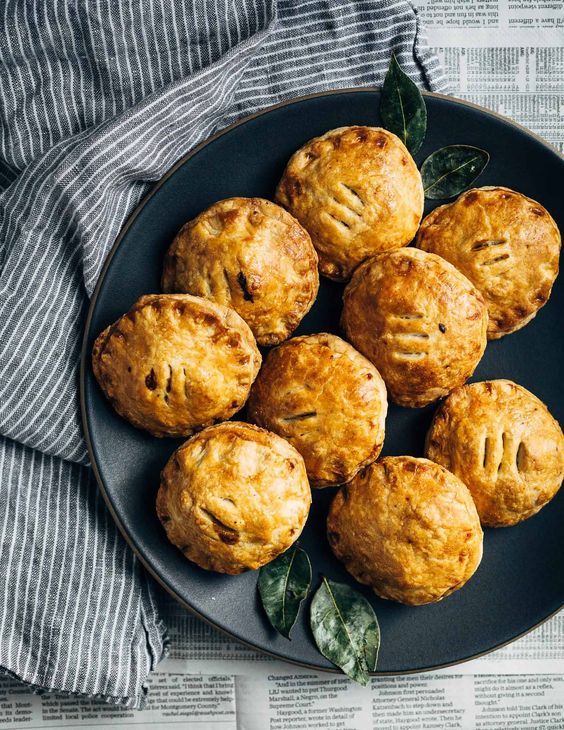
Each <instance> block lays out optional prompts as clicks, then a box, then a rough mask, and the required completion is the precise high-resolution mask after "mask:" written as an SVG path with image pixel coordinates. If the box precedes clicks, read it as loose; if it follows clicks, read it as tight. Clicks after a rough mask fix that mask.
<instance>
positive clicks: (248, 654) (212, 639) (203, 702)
mask: <svg viewBox="0 0 564 730" xmlns="http://www.w3.org/2000/svg"><path fill="white" fill-rule="evenodd" d="M415 4H416V5H417V6H418V8H419V11H420V14H421V16H422V17H423V20H424V22H425V25H426V27H427V30H428V37H429V41H430V44H431V46H432V47H434V48H435V49H436V50H437V53H438V54H439V56H440V58H441V60H442V62H443V66H444V68H445V71H446V73H447V76H448V78H449V80H450V84H451V89H452V91H453V93H454V94H455V95H456V96H459V97H461V98H463V99H468V100H470V101H473V102H476V103H478V104H481V105H482V106H485V107H488V108H490V109H493V110H495V111H497V112H500V113H501V114H504V115H506V116H509V117H512V118H513V119H515V120H516V121H517V122H519V123H520V124H523V125H524V126H526V127H529V128H530V129H532V130H533V131H535V132H536V133H537V134H539V135H541V136H542V137H544V139H546V140H548V141H549V142H550V143H551V144H552V145H554V146H555V147H557V148H560V149H561V150H564V0H520V1H517V0H416V2H415ZM164 605H165V612H166V618H167V623H168V625H169V627H170V633H171V637H172V651H171V657H170V658H169V659H167V660H166V661H164V662H162V663H161V665H160V666H159V668H158V671H157V672H156V673H155V674H154V675H153V676H152V677H151V678H150V680H149V693H148V703H147V707H146V709H144V710H142V711H135V710H127V709H120V708H116V707H115V706H112V705H108V704H105V703H102V702H98V701H94V700H85V699H77V698H74V697H64V696H60V695H53V694H44V695H42V696H37V695H33V694H31V693H30V692H29V691H28V690H27V689H26V687H25V686H24V685H21V684H19V683H18V682H16V681H14V680H10V679H7V678H0V730H4V729H5V728H14V727H25V728H86V727H92V726H100V725H107V726H109V727H126V726H130V725H131V726H132V727H133V726H135V729H136V730H144V728H161V729H162V730H173V729H174V730H177V729H178V728H185V729H186V730H202V729H205V730H306V729H307V730H309V729H310V728H311V729H313V728H323V729H324V730H325V729H332V728H334V729H335V730H337V729H338V730H372V729H374V730H376V729H377V728H378V729H382V730H446V729H447V728H459V729H463V730H477V729H480V730H502V728H507V729H510V730H520V729H521V728H534V730H545V729H553V728H560V729H561V730H564V614H562V613H561V614H560V615H558V616H556V617H554V618H552V619H551V620H550V621H548V622H547V623H545V624H544V625H543V626H541V627H540V628H538V629H536V630H535V631H533V632H531V633H530V634H528V635H527V636H525V637H523V638H522V639H520V640H519V641H517V642H515V643H513V644H511V645H510V646H507V647H505V648H503V649H500V650H499V651H497V652H495V653H493V654H490V655H488V656H485V657H482V658H480V659H477V660H474V661H472V662H468V663H466V664H461V665H459V666H457V667H456V668H455V669H452V668H450V669H445V670H442V671H440V672H437V673H433V674H419V675H410V676H402V677H386V678H382V679H374V680H372V683H371V685H370V686H369V687H367V688H363V687H359V686H358V685H355V684H354V683H353V682H351V681H349V680H348V679H347V678H346V677H343V676H339V675H327V674H313V673H311V672H309V671H306V670H300V669H298V668H296V667H294V666H291V665H289V664H284V663H282V662H278V661H275V660H273V659H270V658H268V657H264V656H262V655H259V654H257V653H255V652H253V651H252V650H250V649H248V648H246V647H244V646H242V645H240V644H238V643H237V642H235V641H232V640H230V639H229V638H227V637H226V636H224V635H223V634H220V633H219V632H217V631H215V630H214V629H212V628H210V627H209V626H207V625H205V624H203V623H201V622H200V621H198V620H197V619H196V618H194V617H193V616H191V615H189V614H188V613H187V612H186V611H184V610H183V609H182V608H181V607H180V606H177V605H176V604H174V603H172V602H171V601H169V600H166V599H164Z"/></svg>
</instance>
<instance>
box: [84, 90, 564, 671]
mask: <svg viewBox="0 0 564 730" xmlns="http://www.w3.org/2000/svg"><path fill="white" fill-rule="evenodd" d="M381 90H382V89H381V87H379V86H362V87H354V86H352V87H344V88H337V89H330V90H328V91H319V92H315V93H312V94H304V95H302V96H295V97H292V98H290V99H286V100H284V101H281V102H278V103H276V104H271V105H270V106H267V107H265V108H264V109H260V110H259V111H256V112H253V113H252V114H248V115H246V116H244V117H242V118H241V119H238V120H237V121H235V122H233V123H232V124H229V125H228V126H226V127H224V128H222V129H220V130H219V131H217V132H214V134H212V135H211V136H210V137H207V138H206V139H204V140H203V141H202V142H199V143H198V144H197V145H196V146H195V147H193V148H192V149H191V150H189V151H188V152H187V153H186V154H185V155H183V156H182V157H180V158H179V159H178V160H177V161H176V162H175V163H174V165H172V167H171V168H170V169H169V170H167V172H165V174H164V175H163V176H162V177H161V178H160V179H159V180H158V181H157V182H156V183H155V184H154V185H153V187H152V188H151V189H150V190H149V192H147V193H146V195H144V196H143V198H142V200H141V201H140V202H139V203H138V205H137V206H136V207H135V208H134V209H133V210H132V211H131V213H130V214H129V216H128V217H127V219H126V221H125V223H124V224H123V226H122V228H121V230H120V232H119V234H118V236H117V238H116V240H115V241H114V243H113V244H112V247H111V248H110V250H109V251H108V254H107V256H106V259H105V261H104V264H103V266H102V269H101V271H100V274H99V276H98V280H97V282H96V286H95V287H94V290H93V292H92V296H91V298H90V303H89V306H88V313H87V315H86V321H85V324H84V333H83V337H82V346H81V353H80V372H79V392H80V414H81V422H82V430H83V436H84V440H85V442H86V448H87V452H88V458H89V461H90V466H91V468H92V471H93V473H94V477H95V479H96V484H97V487H98V489H99V491H100V492H101V494H102V497H103V499H104V502H105V504H106V507H107V508H108V510H109V512H110V515H111V516H112V519H113V520H114V522H115V524H116V526H117V528H118V530H119V531H120V533H121V535H122V537H123V538H124V539H125V541H126V543H127V545H128V546H129V548H130V549H131V550H132V551H133V553H134V554H135V556H136V557H137V559H138V560H139V562H140V563H141V565H142V566H143V568H144V569H145V570H146V571H147V572H148V573H149V575H150V576H151V577H152V578H153V579H154V580H156V582H157V583H158V584H159V585H160V586H161V587H162V588H163V589H164V590H165V591H166V592H167V593H168V594H169V595H170V596H171V597H172V598H174V599H175V601H177V602H178V603H179V604H180V605H181V606H183V607H184V608H185V609H187V610H188V611H190V613H192V614H193V615H194V616H196V617H197V618H199V619H200V620H201V621H204V622H205V623H206V624H208V625H209V626H211V627H213V628H214V629H215V630H216V631H220V632H221V633H222V634H224V635H225V636H228V637H230V638H231V639H234V640H235V641H238V642H239V643H241V644H243V645H244V646H246V647H248V648H249V649H253V650H254V651H256V652H259V653H260V654H265V655H266V656H270V657H272V658H273V659H277V660H278V661H283V662H287V663H288V664H290V665H294V666H298V667H302V668H304V669H311V670H312V671H315V672H323V673H326V674H342V671H341V670H340V669H338V668H337V667H329V666H325V667H322V666H318V665H316V664H311V663H309V662H305V661H298V660H296V659H289V658H286V657H282V656H280V655H279V654H277V653H275V652H272V651H269V650H268V649H264V648H262V647H260V646H256V645H255V644H253V643H251V642H249V641H246V640H245V639H242V638H241V637H239V636H237V635H235V634H233V633H231V632H230V631H229V630H228V629H226V628H223V627H222V626H220V625H218V624H216V623H215V622H214V621H213V620H212V619H210V618H209V617H207V616H204V615H203V614H202V613H200V612H199V611H198V610H197V609H196V608H194V607H193V606H191V605H190V604H189V603H187V602H186V601H185V600H184V599H183V598H182V597H181V596H180V595H179V594H178V593H177V592H176V591H175V590H174V588H173V587H172V586H171V585H169V584H168V583H167V582H166V580H165V579H164V578H163V577H162V576H160V575H159V574H158V573H157V571H156V570H155V569H154V568H153V567H152V566H151V564H150V563H149V561H148V559H146V558H145V556H144V555H142V553H141V552H140V550H139V548H138V547H137V546H136V545H135V542H134V540H133V537H132V536H130V535H129V533H128V531H127V529H126V527H125V525H124V524H123V523H122V521H121V520H120V518H119V515H118V514H117V512H116V511H115V509H114V506H113V503H112V500H111V497H110V495H109V494H108V492H107V491H106V488H105V485H104V481H103V479H102V476H101V474H100V472H99V470H98V464H97V462H96V459H95V457H94V448H93V445H92V439H91V434H90V429H89V423H88V416H87V408H86V371H87V367H88V365H89V362H90V351H89V347H88V344H89V336H88V334H89V330H90V325H91V321H92V317H93V315H94V310H95V308H96V304H97V301H98V297H99V294H100V289H101V288H102V284H103V282H104V279H105V277H106V273H107V271H108V269H109V267H110V264H111V262H112V259H113V257H114V254H115V253H116V252H117V250H118V248H119V246H120V244H121V242H122V240H123V238H125V236H126V234H127V232H128V231H129V229H130V228H131V226H132V225H133V223H134V221H135V220H136V218H137V216H138V215H139V214H140V213H141V211H142V210H143V208H144V207H145V205H146V204H147V203H148V202H149V200H150V199H151V198H152V197H153V195H155V194H156V192H157V191H158V190H159V189H160V188H161V187H162V186H163V185H164V184H165V183H166V181H167V180H168V179H169V178H170V177H172V175H174V173H175V172H176V171H177V170H178V169H179V168H181V167H183V166H184V165H185V164H186V162H188V160H190V159H191V158H192V157H193V156H195V155H196V154H198V152H200V150H202V149H203V148H204V147H206V146H207V145H209V144H210V143H212V142H214V141H215V140H216V139H219V138H220V137H222V136H223V135H225V134H228V133H229V132H231V131H232V130H234V129H236V128H237V127H239V126H241V125H243V124H246V123H247V122H249V121H251V120H253V119H256V118H257V117H260V116H263V115H264V114H268V113H269V112H272V111H274V110H276V109H280V108H283V107H286V106H291V105H293V104H297V103H300V102H303V101H308V100H310V99H315V98H318V97H325V96H335V95H339V94H350V93H359V92H360V93H374V92H377V93H380V92H381ZM421 93H422V94H423V96H427V97H434V98H438V99H443V100H445V101H448V102H450V103H453V104H458V105H461V106H465V107H469V108H470V109H473V110H475V111H479V112H480V113H482V114H486V115H488V116H491V117H493V118H494V119H498V120H501V121H503V122H504V123H506V124H509V125H510V126H512V127H515V128H516V129H517V130H519V131H520V132H522V133H523V134H525V135H526V136H528V137H531V138H533V139H534V140H535V141H536V142H538V143H540V144H541V145H542V146H543V147H545V148H546V149H547V150H548V151H549V152H551V153H553V154H555V155H556V156H557V157H558V158H560V161H561V162H563V163H564V153H562V152H560V150H558V149H557V148H556V147H554V146H553V145H552V144H551V143H550V142H547V141H546V140H545V139H543V138H542V137H540V136H539V135H538V134H536V133H535V132H533V131H531V130H530V129H527V127H525V126H523V125H522V124H519V123H518V122H515V121H514V120H513V119H510V118H509V117H506V116H504V115H503V114H499V113H498V112H495V111H493V110H491V109H486V108H485V107H483V106H481V105H480V104H475V103H474V102H471V101H467V100H466V99H458V98H457V97H455V96H449V95H448V94H440V93H438V92H433V91H422V92H421ZM563 607H564V603H563V604H562V605H561V606H559V607H558V608H557V609H555V610H554V611H552V612H551V613H549V614H548V615H547V616H545V617H544V618H543V619H541V620H540V621H538V622H537V623H536V624H534V625H532V626H530V627H529V628H528V629H526V630H525V631H522V632H521V633H519V634H517V635H516V636H514V637H512V638H511V639H508V640H507V641H503V642H501V643H499V644H495V645H494V646H492V647H490V648H489V649H486V650H485V651H481V652H477V653H475V654H471V655H469V656H466V657H462V658H461V659H457V660H456V661H453V662H446V663H444V664H433V665H430V666H426V667H419V668H417V669H404V670H400V671H385V672H384V671H378V669H376V671H374V672H370V675H371V676H373V677H389V676H402V675H409V674H421V673H423V672H429V671H438V670H439V669H445V668H448V667H456V666H458V665H460V664H464V663H466V662H469V661H472V660H474V659H479V658H481V657H483V656H486V655H487V654H491V653H492V652H494V651H497V650H498V649H502V648H503V647H505V646H508V645H509V644H512V643H513V642H514V641H517V640H518V639H521V638H522V637H524V636H526V635H527V634H529V633H530V632H531V631H534V630H535V629H537V628H539V627H540V626H542V625H543V624H544V623H546V622H547V621H548V620H549V619H551V618H552V617H553V616H556V615H557V614H558V613H559V612H560V611H561V610H562V608H563Z"/></svg>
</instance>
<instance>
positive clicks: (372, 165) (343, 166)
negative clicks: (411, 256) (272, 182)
mask: <svg viewBox="0 0 564 730" xmlns="http://www.w3.org/2000/svg"><path fill="white" fill-rule="evenodd" d="M276 200H277V201H278V202H279V203H281V204H282V205H284V206H285V207H286V208H287V209H288V210H289V211H290V212H291V213H292V214H293V215H295V216H296V218H297V219H298V220H299V221H300V223H301V224H302V225H303V226H304V228H305V229H306V230H307V231H308V233H309V234H310V236H311V238H312V241H313V245H314V246H315V248H316V249H317V253H318V254H319V269H320V271H321V273H322V274H324V275H325V276H328V277H329V278H330V279H336V280H337V281H346V280H347V279H348V278H349V277H350V275H351V273H352V271H353V269H354V268H355V266H357V265H358V264H359V263H360V262H361V261H364V259H366V258H367V257H368V256H372V255H374V254H376V253H380V252H382V251H388V250H391V249H394V248H398V247H400V246H405V245H406V244H408V243H409V242H410V241H411V240H412V238H413V237H414V236H415V233H416V231H417V227H418V225H419V221H420V220H421V216H422V214H423V186H422V184H421V175H420V174H419V170H418V169H417V166H416V164H415V162H414V161H413V158H412V157H411V155H410V154H409V152H408V151H407V149H406V148H405V146H404V145H403V144H402V142H401V140H400V139H399V137H396V135H395V134H392V133H391V132H388V131H387V130H385V129H380V128H377V127H341V128H339V129H332V130H331V131H329V132H327V133H326V134H324V135H323V136H321V137H316V138H315V139H312V140H310V141H309V142H307V143H306V144H305V145H304V146H303V147H301V148H300V149H299V150H298V151H297V152H296V153H295V154H294V155H293V156H292V157H291V159H290V161H289V162H288V165H287V167H286V170H285V172H284V175H283V177H282V179H281V180H280V183H279V185H278V189H277V191H276Z"/></svg>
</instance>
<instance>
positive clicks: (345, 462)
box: [247, 334, 388, 487]
mask: <svg viewBox="0 0 564 730" xmlns="http://www.w3.org/2000/svg"><path fill="white" fill-rule="evenodd" d="M387 407H388V406H387V400H386V386H385V385H384V381H383V380H382V378H381V377H380V373H379V372H378V371H377V370H376V368H375V367H374V366H373V365H372V363H370V362H369V361H368V360H367V359H366V358H365V357H363V356H362V355H361V354H360V353H359V352H357V351H356V350H355V349H354V348H353V347H351V346H350V345H349V344H348V343H347V342H345V341H344V340H341V339H340V338H339V337H335V336H334V335H328V334H319V335H310V336H308V337H295V338H294V339H292V340H289V341H288V342H285V343H284V344H283V345H280V347H277V348H276V349H275V350H272V351H271V352H270V353H269V355H268V357H267V359H266V361H265V363H264V365H263V367H262V368H261V371H260V373H259V375H258V377H257V380H256V381H255V383H254V386H253V388H252V389H251V395H250V398H249V402H248V407H247V413H248V414H249V417H250V419H251V420H253V421H255V422H256V423H258V424H259V426H263V427H264V428H268V429H269V430H271V431H274V432H275V433H277V434H279V435H280V436H283V437H284V438H285V439H287V440H288V441H289V442H290V443H291V444H292V445H293V446H295V447H296V449H297V450H298V451H299V452H300V454H301V455H302V456H303V457H304V461H305V464H306V468H307V473H308V477H309V479H310V481H311V484H312V486H314V487H326V486H331V485H334V484H342V483H343V482H347V481H348V480H349V479H351V478H352V477H353V476H354V475H355V474H356V473H357V471H358V470H359V469H360V468H361V467H363V466H366V465H367V464H369V463H370V462H372V461H374V459H376V457H377V456H378V454H379V453H380V451H381V449H382V444H383V441H384V422H385V418H386V411H387Z"/></svg>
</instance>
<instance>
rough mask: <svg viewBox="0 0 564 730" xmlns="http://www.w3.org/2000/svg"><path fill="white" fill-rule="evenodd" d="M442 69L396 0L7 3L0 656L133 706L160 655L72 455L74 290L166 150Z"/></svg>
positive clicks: (149, 599) (82, 287) (34, 673)
mask: <svg viewBox="0 0 564 730" xmlns="http://www.w3.org/2000/svg"><path fill="white" fill-rule="evenodd" d="M392 50H395V52H396V54H397V56H398V59H399V61H400V63H401V64H402V66H403V67H404V68H405V69H406V70H407V71H408V73H410V74H411V76H412V77H413V78H414V79H415V80H416V81H417V82H418V83H419V84H420V85H422V86H425V87H427V88H431V89H433V90H438V91H441V90H444V89H445V86H446V84H445V81H444V78H443V77H442V75H441V71H440V67H439V63H438V61H437V59H436V58H435V57H434V56H433V55H432V53H431V52H430V51H429V49H428V48H427V47H426V45H425V41H424V39H423V38H422V36H421V30H420V28H419V25H418V20H417V16H416V13H415V11H414V9H413V7H412V6H411V4H410V3H408V2H406V1H405V0H356V2H352V1H346V0H279V2H275V1H274V0H206V1H205V2H204V1H203V0H175V2H163V0H127V1H126V0H80V2H71V0H5V2H4V3H3V4H2V22H1V23H0V124H1V126H0V191H1V192H0V434H1V435H0V550H1V554H0V668H1V670H2V671H4V672H6V673H8V674H10V675H12V676H15V677H18V678H20V679H22V680H24V681H26V682H29V683H30V684H31V685H33V686H34V687H35V688H39V689H49V690H58V691H62V692H74V693H80V694H84V695H88V696H97V697H103V698H105V699H107V700H108V701H111V702H115V703H118V704H122V705H126V706H132V707H134V706H140V705H142V703H143V698H144V693H145V690H144V681H145V679H146V677H147V674H148V672H149V671H150V670H151V669H152V668H153V667H154V666H155V664H156V663H157V662H158V661H159V659H160V658H161V656H162V655H163V651H164V645H165V643H166V641H165V629H164V626H163V625H162V623H161V621H160V620H159V615H158V610H157V607H156V603H155V599H154V593H153V587H152V585H151V582H150V580H149V579H148V578H147V576H146V575H145V573H144V571H143V569H142V568H141V567H140V565H139V563H138V561H137V560H136V558H135V557H134V555H133V554H132V553H131V552H130V550H129V549H128V547H127V546H126V545H125V543H124V542H123V540H122V539H121V537H120V535H119V534H118V532H117V530H116V528H115V526H114V524H113V522H112V520H111V518H110V516H109V514H108V512H107V511H106V508H105V506H104V504H103V502H102V501H101V498H100V496H99V494H98V491H97V488H96V485H95V483H94V481H93V478H92V475H91V472H90V469H89V468H88V466H87V464H88V461H87V454H86V448H85V444H84V441H83V438H82V433H81V424H80V415H79V396H78V368H79V358H80V345H81V337H82V332H83V326H84V320H85V315H86V311H87V307H88V299H89V296H90V295H91V293H92V291H93V289H94V286H95V284H96V279H97V277H98V275H99V273H100V269H101V267H102V264H103V261H104V258H105V256H106V254H107V253H108V251H109V249H110V247H111V245H112V243H113V241H114V240H115V238H116V236H117V235H118V233H119V230H120V228H121V227H122V225H123V223H124V221H125V219H126V218H127V216H128V214H129V213H130V212H131V210H132V209H133V208H134V207H135V205H137V203H138V202H139V201H140V200H141V198H142V197H143V195H144V194H145V193H146V192H147V190H148V189H149V188H150V185H151V183H152V182H154V181H155V180H158V179H159V178H160V177H161V176H162V175H163V174H164V173H165V172H166V171H167V170H168V169H169V168H170V167H171V165H173V164H174V162H175V161H176V160H178V158H179V157H181V156H182V155H184V154H185V153H186V152H188V150H190V148H191V147H193V146H194V145H196V144H197V143H198V142H200V141H201V140H203V139H205V138H206V137H207V136H209V135H210V134H211V133H212V132H214V131H215V130H217V129H218V128H221V127H224V126H225V125H226V124H228V123H229V122H232V121H233V120H235V119H236V118H238V117H241V116H243V115H245V114H248V113H250V112H253V111H255V110H257V109H260V108H263V107H265V106H267V105H269V104H273V103H275V102H279V101H281V100H283V99H287V98H289V97H292V96H297V95H300V94H305V93H309V92H314V91H323V90H326V89H330V88H338V87H346V86H363V85H373V84H380V83H381V82H382V80H383V77H384V74H385V71H386V67H387V64H388V61H389V57H390V54H391V51H392Z"/></svg>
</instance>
